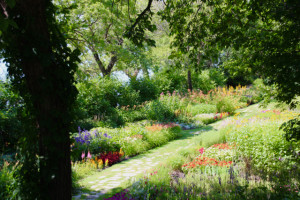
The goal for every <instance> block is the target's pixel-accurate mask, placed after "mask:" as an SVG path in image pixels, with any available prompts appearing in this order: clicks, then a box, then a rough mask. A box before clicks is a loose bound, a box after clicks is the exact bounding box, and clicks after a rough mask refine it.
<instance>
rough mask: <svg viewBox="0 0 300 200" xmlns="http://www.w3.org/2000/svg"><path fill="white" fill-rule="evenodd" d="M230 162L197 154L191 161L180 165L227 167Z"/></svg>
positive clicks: (187, 166)
mask: <svg viewBox="0 0 300 200" xmlns="http://www.w3.org/2000/svg"><path fill="white" fill-rule="evenodd" d="M231 164H232V161H225V160H222V161H218V160H216V159H214V158H209V157H204V156H199V157H197V158H195V159H194V160H193V161H192V162H190V163H186V164H184V165H182V167H185V168H197V167H201V166H219V167H228V166H230V165H231Z"/></svg>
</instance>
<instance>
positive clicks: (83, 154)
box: [81, 151, 85, 160]
mask: <svg viewBox="0 0 300 200" xmlns="http://www.w3.org/2000/svg"><path fill="white" fill-rule="evenodd" d="M84 157H85V153H84V151H83V152H82V154H81V158H82V160H83V159H84Z"/></svg>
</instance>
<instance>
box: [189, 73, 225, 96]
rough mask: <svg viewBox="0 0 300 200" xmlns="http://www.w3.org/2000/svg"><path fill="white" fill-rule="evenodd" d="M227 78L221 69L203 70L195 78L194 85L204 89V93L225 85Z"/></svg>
mask: <svg viewBox="0 0 300 200" xmlns="http://www.w3.org/2000/svg"><path fill="white" fill-rule="evenodd" d="M225 81H226V78H225V76H224V73H223V72H222V71H221V70H219V69H215V68H212V69H207V70H203V71H202V72H201V73H200V74H196V76H194V78H193V83H194V85H193V87H194V88H197V89H199V90H202V91H203V92H204V93H207V92H208V91H210V90H212V89H214V88H215V87H217V86H224V85H225Z"/></svg>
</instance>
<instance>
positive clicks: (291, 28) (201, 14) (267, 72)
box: [161, 0, 300, 103]
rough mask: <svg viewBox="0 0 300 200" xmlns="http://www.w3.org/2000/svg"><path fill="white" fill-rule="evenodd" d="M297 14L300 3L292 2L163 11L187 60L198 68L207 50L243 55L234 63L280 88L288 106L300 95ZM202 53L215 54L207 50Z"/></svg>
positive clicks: (195, 5) (185, 5) (176, 6)
mask: <svg viewBox="0 0 300 200" xmlns="http://www.w3.org/2000/svg"><path fill="white" fill-rule="evenodd" d="M229 13H230V14H229ZM298 13H299V5H298V2H297V1H293V0H292V1H287V2H284V3H282V1H280V0H275V1H264V2H260V1H247V2H244V1H239V2H235V3H232V1H230V0H221V1H216V2H212V1H205V2H203V1H197V0H189V1H184V0H180V1H167V2H166V7H165V9H164V12H161V14H162V16H163V19H165V20H167V21H168V22H169V25H170V32H171V35H173V36H174V42H173V45H174V46H176V47H177V48H178V49H179V50H180V51H181V52H182V53H184V54H186V55H188V56H189V57H190V58H191V59H190V61H191V62H192V63H193V64H194V66H197V64H198V62H199V59H198V58H199V52H201V50H203V46H204V48H205V47H206V46H208V47H211V48H215V49H216V46H217V47H218V48H228V47H231V48H234V49H236V50H241V51H242V54H240V55H238V56H242V59H240V58H238V56H237V58H233V59H234V60H233V61H232V62H234V61H237V62H235V63H234V65H235V66H239V65H240V63H239V62H238V61H239V60H241V61H242V66H241V68H243V69H242V71H248V68H250V69H251V71H253V72H256V73H258V74H259V75H261V76H262V77H263V78H264V79H265V80H267V82H268V84H269V85H272V84H274V83H275V84H277V89H278V93H277V95H276V97H277V98H278V99H280V100H282V101H285V102H287V103H290V102H291V101H292V100H293V99H294V98H295V97H296V96H297V95H299V91H300V90H299V79H300V78H299V74H300V73H299V69H300V68H299V52H298V50H299V39H298V35H300V28H299V27H300V25H299V23H300V20H299V15H298ZM220 16H222V17H220ZM228 24H230V26H228ZM193 30H197V31H193ZM185 33H192V34H185ZM205 44H207V45H206V46H205ZM187 47H189V48H187ZM203 54H204V56H208V57H209V56H210V55H211V54H210V51H207V50H204V53H203ZM200 55H201V54H200ZM247 75H248V73H247Z"/></svg>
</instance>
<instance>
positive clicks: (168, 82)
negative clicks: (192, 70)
mask: <svg viewBox="0 0 300 200" xmlns="http://www.w3.org/2000/svg"><path fill="white" fill-rule="evenodd" d="M153 80H154V81H155V84H156V85H157V87H158V88H159V92H163V93H167V92H172V91H186V90H187V89H186V88H187V87H186V78H185V75H184V74H182V71H181V70H178V69H165V70H163V71H160V72H157V73H155V76H154V79H153Z"/></svg>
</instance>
